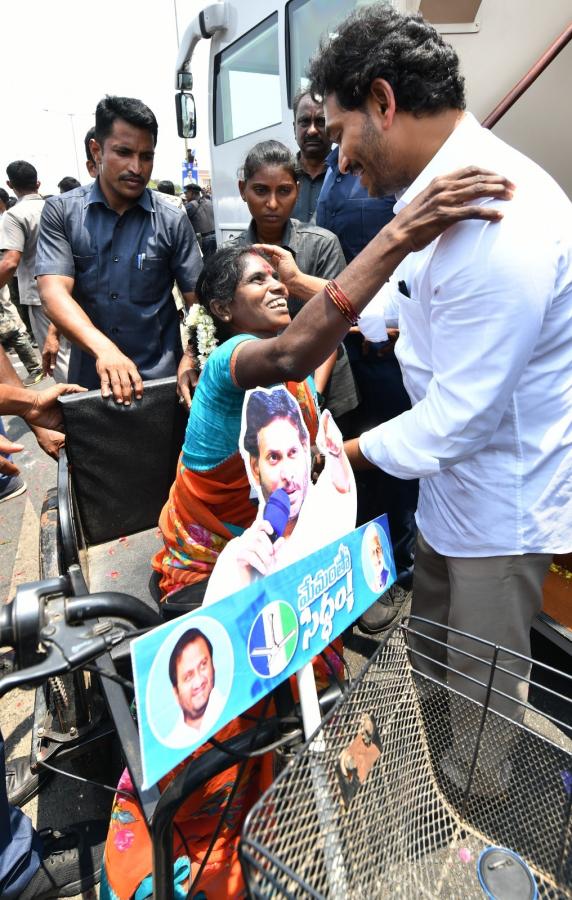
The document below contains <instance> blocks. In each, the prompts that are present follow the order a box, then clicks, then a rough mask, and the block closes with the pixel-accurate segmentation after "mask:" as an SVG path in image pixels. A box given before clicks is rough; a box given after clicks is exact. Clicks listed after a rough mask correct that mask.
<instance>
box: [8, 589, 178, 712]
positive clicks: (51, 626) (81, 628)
mask: <svg viewBox="0 0 572 900" xmlns="http://www.w3.org/2000/svg"><path fill="white" fill-rule="evenodd" d="M69 593H70V586H69V582H68V579H67V578H66V577H65V576H62V577H60V578H52V579H48V580H46V581H40V582H31V583H29V584H23V585H20V587H19V588H17V590H16V596H15V597H14V599H13V601H12V602H11V603H8V604H6V605H4V606H3V607H2V608H0V646H10V647H13V648H14V650H15V651H16V670H15V671H14V672H11V673H9V674H8V675H6V676H5V677H4V678H2V679H1V680H0V697H1V696H3V695H4V694H5V693H6V692H7V691H9V690H11V689H12V688H14V687H18V686H19V685H21V684H22V683H25V684H26V685H34V684H40V683H42V682H43V681H45V680H46V678H50V677H52V676H53V675H59V674H62V673H63V672H70V671H72V670H73V669H76V668H79V667H80V666H81V665H84V664H85V663H87V662H89V661H91V660H93V659H96V658H97V657H98V656H101V654H102V653H105V652H106V651H108V650H110V649H111V648H112V647H114V646H115V645H116V644H119V643H120V642H121V641H123V640H124V639H125V638H126V637H128V636H129V631H130V627H129V625H124V624H122V623H118V622H114V621H110V618H119V619H125V620H127V621H128V622H129V623H131V624H132V625H134V626H135V628H137V627H143V628H152V627H153V626H155V625H160V624H161V622H162V619H161V617H160V615H159V613H157V612H154V611H153V610H152V609H149V607H147V606H145V604H144V603H143V602H142V601H141V600H139V599H137V597H131V596H129V595H128V594H120V593H117V592H109V593H107V592H105V593H98V594H89V595H86V596H82V597H70V596H69ZM102 617H105V618H102Z"/></svg>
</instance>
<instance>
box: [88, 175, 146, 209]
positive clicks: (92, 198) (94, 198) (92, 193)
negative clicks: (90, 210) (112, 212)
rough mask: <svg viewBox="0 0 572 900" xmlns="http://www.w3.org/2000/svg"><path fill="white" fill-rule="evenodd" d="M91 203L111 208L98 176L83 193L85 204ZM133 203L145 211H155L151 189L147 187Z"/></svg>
mask: <svg viewBox="0 0 572 900" xmlns="http://www.w3.org/2000/svg"><path fill="white" fill-rule="evenodd" d="M92 203H103V205H104V206H106V207H107V208H108V209H111V207H110V205H109V203H108V202H107V200H106V199H105V194H104V193H103V191H102V190H101V188H100V186H99V178H96V179H95V181H94V182H93V184H92V185H91V190H89V191H88V193H87V194H86V195H85V205H86V206H90V205H91V204H92ZM135 205H136V206H141V207H142V209H144V210H145V212H149V213H152V212H155V204H154V202H153V198H152V196H151V191H150V190H149V189H148V188H145V190H144V191H143V193H142V194H141V196H140V197H139V199H138V200H137V203H136V204H135Z"/></svg>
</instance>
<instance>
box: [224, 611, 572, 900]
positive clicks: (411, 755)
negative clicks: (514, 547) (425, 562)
mask: <svg viewBox="0 0 572 900" xmlns="http://www.w3.org/2000/svg"><path fill="white" fill-rule="evenodd" d="M422 621H423V620H419V622H422ZM416 625H417V628H418V627H420V626H419V625H418V623H417V622H414V620H412V621H411V623H410V624H409V625H405V626H401V627H400V628H399V629H397V630H396V631H394V632H393V634H392V635H391V636H390V638H389V640H388V641H387V642H386V643H385V644H384V645H381V646H380V648H379V649H378V650H377V652H376V653H375V655H374V656H373V657H372V659H371V660H370V661H369V663H368V664H367V666H366V667H365V669H364V670H363V671H362V673H361V674H360V676H359V677H358V678H357V680H356V681H355V682H354V683H353V685H352V686H351V688H350V689H349V691H348V692H347V693H346V695H345V696H344V697H343V698H342V700H341V701H340V702H339V703H338V704H337V705H336V707H335V708H334V710H333V711H332V713H331V714H330V715H329V716H328V718H327V719H326V721H325V723H324V724H323V725H322V727H321V728H320V730H319V731H318V732H317V734H316V736H315V737H314V739H313V740H312V741H310V742H309V743H308V744H306V745H305V746H304V748H303V749H302V751H301V752H300V753H299V754H298V755H297V756H296V757H295V758H294V760H293V761H292V762H291V764H290V765H288V767H287V768H286V769H285V770H284V771H283V772H282V773H281V774H280V776H279V777H278V778H277V780H276V781H275V782H274V784H273V785H272V787H271V788H270V789H269V790H268V791H267V792H266V793H265V794H264V796H263V797H262V798H261V800H260V801H259V802H258V803H257V805H256V806H255V807H254V808H253V809H252V810H251V813H250V815H249V817H248V819H247V822H246V824H245V828H244V831H243V836H242V842H241V860H242V864H243V869H244V873H245V878H246V881H247V884H248V887H249V891H250V893H251V896H253V897H256V898H258V897H264V898H282V897H285V898H294V897H295V898H299V897H316V898H321V897H323V898H332V900H333V898H336V900H338V898H364V900H365V898H368V900H369V898H376V897H379V898H388V897H391V898H394V897H399V898H401V897H409V898H412V900H418V898H425V897H427V898H429V897H435V898H451V900H453V898H454V900H459V898H463V900H471V898H479V900H482V897H483V891H482V888H481V887H480V885H479V880H478V876H477V858H478V856H479V854H480V852H481V851H482V850H483V849H484V848H486V847H488V846H491V845H497V846H503V847H508V848H510V849H512V850H513V851H515V852H516V853H518V854H519V855H520V856H522V858H523V859H524V860H525V861H526V863H527V864H528V866H529V867H530V869H531V870H532V873H533V875H534V878H535V880H536V882H537V887H538V892H539V896H540V897H541V898H551V900H552V898H553V900H561V898H571V897H572V825H571V809H572V740H571V738H572V732H571V731H570V729H567V728H566V726H563V725H562V723H561V722H556V721H555V720H554V719H550V717H546V716H541V715H539V714H538V713H537V712H535V711H534V710H533V709H532V707H531V706H529V704H528V702H527V701H526V695H527V687H528V683H530V682H529V678H528V673H529V672H530V665H529V664H530V661H529V660H526V659H524V658H523V657H516V656H514V659H513V658H512V655H511V654H508V653H507V652H506V651H503V652H502V653H501V654H499V652H498V649H499V648H494V647H492V646H491V645H488V644H484V642H481V641H476V640H474V641H473V639H470V638H469V637H468V636H466V635H462V637H463V649H462V650H458V651H455V653H454V654H453V656H454V660H452V655H451V652H450V650H449V656H448V657H445V662H444V664H443V666H442V670H441V673H440V677H437V678H435V677H432V676H430V675H428V674H421V673H420V670H422V669H424V668H425V666H424V658H423V653H422V652H421V650H420V651H419V654H420V655H419V656H417V654H415V655H412V652H411V647H415V646H421V645H419V644H417V645H415V640H416V637H415V636H416V635H417V634H418V633H419V632H418V631H417V628H416ZM457 634H460V633H457ZM431 640H433V639H431ZM439 643H440V642H439V641H437V640H435V645H437V644H439ZM473 643H474V646H473ZM441 646H442V647H443V648H445V650H446V647H447V641H446V640H445V642H443V643H442V644H441ZM449 646H450V642H449ZM425 649H426V648H425ZM429 656H431V653H429ZM464 658H467V659H468V660H469V663H471V662H473V663H474V661H475V660H479V663H480V661H481V660H485V662H483V663H482V664H480V671H481V674H482V675H483V677H482V678H478V679H473V678H471V677H467V678H466V682H467V684H466V690H460V691H459V690H456V689H455V690H453V689H452V687H451V684H453V683H454V684H455V685H456V686H458V684H462V679H463V677H464V676H463V675H462V672H463V671H464V670H465V669H466V668H467V667H466V666H465V665H464ZM452 661H453V662H455V665H454V666H453V665H451V662H452ZM412 662H413V665H414V666H415V669H413V668H412ZM513 663H514V665H513ZM469 668H470V666H469ZM473 668H474V666H473ZM513 670H515V671H517V672H518V675H515V674H514V671H513ZM523 672H524V675H523ZM511 679H512V682H513V686H511ZM499 685H500V687H499ZM523 685H524V688H523ZM571 688H572V683H571V684H569V685H568V690H567V691H565V692H564V696H558V697H557V696H556V695H554V697H555V698H556V699H558V702H559V703H561V704H564V706H565V707H566V705H567V704H570V706H571V709H570V712H571V713H572V701H570V699H569V698H570V697H571V696H572V689H571ZM534 689H535V691H537V690H538V688H537V687H536V686H535V687H534ZM516 697H519V698H520V701H521V702H517V701H516V700H515V698H516ZM569 721H572V718H570V719H569Z"/></svg>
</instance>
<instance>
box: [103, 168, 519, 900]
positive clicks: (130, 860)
mask: <svg viewBox="0 0 572 900" xmlns="http://www.w3.org/2000/svg"><path fill="white" fill-rule="evenodd" d="M485 195H487V196H488V195H492V196H496V197H500V198H502V199H504V198H507V197H509V196H510V186H509V185H508V184H507V181H506V179H503V178H502V177H499V176H493V175H490V173H483V172H480V171H479V170H475V169H470V170H463V172H461V173H457V174H456V175H455V176H452V177H449V178H443V179H439V180H438V183H435V182H432V183H431V184H430V185H429V187H428V188H426V189H425V190H424V191H423V192H422V193H420V194H419V195H418V196H417V197H416V198H415V199H414V200H412V201H411V202H410V203H409V205H408V206H407V207H405V209H403V210H402V211H401V212H400V213H399V214H398V215H397V216H396V217H395V219H394V220H393V221H392V222H391V223H390V224H389V225H387V226H386V227H385V228H384V229H383V231H382V232H380V234H379V235H378V236H377V237H375V238H374V239H373V240H372V241H371V242H370V244H369V245H368V246H367V248H365V250H364V251H363V252H362V253H361V254H360V256H359V257H357V258H356V259H355V260H354V261H353V262H352V263H351V265H350V266H349V267H348V268H347V269H346V270H345V271H344V272H342V273H341V275H340V276H339V277H338V279H337V281H336V282H330V283H328V284H327V285H326V287H325V288H324V287H323V281H321V280H320V279H316V278H313V277H311V276H302V274H301V273H300V272H299V271H298V270H297V268H296V266H295V265H292V264H291V259H290V258H283V257H281V256H280V254H282V253H284V251H279V252H278V254H277V255H276V258H277V262H278V263H279V264H280V268H281V270H283V271H284V274H285V276H286V277H287V278H288V280H289V282H290V283H291V284H292V285H294V287H295V288H296V290H298V289H299V290H300V291H303V292H306V293H305V295H304V296H306V297H307V298H309V297H310V296H311V292H312V291H314V292H317V293H316V296H315V297H314V299H313V300H311V301H310V302H309V303H307V304H306V305H305V306H304V307H303V308H302V310H301V311H300V313H299V314H298V315H297V317H296V320H295V321H294V322H293V323H292V324H290V325H288V323H289V321H290V319H289V314H288V309H287V303H286V299H287V296H288V294H287V290H286V287H285V286H284V284H283V283H281V282H280V281H279V280H277V278H276V277H275V274H274V272H273V270H272V268H271V267H270V265H269V264H268V263H267V262H266V261H265V260H264V259H263V258H262V257H260V256H258V255H256V254H253V253H252V249H251V248H241V247H230V248H225V249H223V250H221V251H219V252H218V253H217V254H215V255H214V256H213V257H211V258H210V259H209V260H208V262H207V263H206V265H205V270H204V273H203V275H202V276H201V279H200V281H199V284H198V286H197V293H198V296H199V299H200V301H201V303H202V304H204V305H205V306H207V307H208V308H209V309H210V312H211V313H213V315H214V316H215V317H216V320H217V328H219V329H220V328H221V327H222V328H223V329H225V335H226V340H225V341H224V343H222V344H221V345H220V346H219V347H217V348H216V349H215V350H214V352H212V353H211V352H210V351H212V349H213V343H214V342H213V338H214V334H213V332H214V328H213V326H212V323H211V324H210V325H209V323H208V321H205V320H203V324H202V326H201V324H200V322H201V318H202V317H201V316H200V315H199V325H198V328H197V331H198V343H199V352H200V354H201V355H202V356H203V360H204V357H208V360H206V364H205V365H204V369H203V372H202V376H201V379H200V381H199V385H198V387H197V390H196V392H195V397H194V400H193V405H192V411H191V416H190V420H189V426H188V429H187V435H186V438H185V444H184V447H183V453H182V455H181V461H180V463H179V468H178V472H177V478H176V481H175V484H174V486H173V488H172V490H171V494H170V497H169V501H168V503H167V505H166V506H165V508H164V510H163V513H162V516H161V528H162V530H163V535H164V539H165V548H164V550H162V551H161V552H160V553H159V554H157V556H156V557H155V559H154V560H153V566H154V569H155V570H156V572H157V573H158V574H159V576H160V581H161V589H162V592H163V594H168V593H169V592H172V591H173V590H176V589H177V588H181V587H184V586H186V585H197V584H199V583H200V582H203V585H204V584H206V580H207V578H208V575H209V573H210V572H211V571H212V568H213V565H214V562H215V561H216V559H217V557H218V555H219V553H220V551H221V549H222V548H223V547H224V546H225V545H226V544H227V542H228V541H229V540H230V539H231V538H232V537H233V536H234V535H236V534H238V533H240V532H241V531H242V530H244V529H245V528H246V527H248V526H249V525H250V524H251V523H252V522H253V520H254V518H255V512H256V510H255V508H254V506H253V505H251V504H250V500H249V496H250V491H249V486H248V479H247V476H246V471H245V468H244V465H243V463H242V459H241V458H240V454H239V453H238V437H239V432H240V419H241V408H242V402H243V398H244V393H245V391H246V390H248V389H251V388H256V387H258V386H262V387H265V386H270V385H273V384H276V383H277V382H282V383H283V384H286V385H287V387H288V389H289V390H290V392H291V393H293V394H294V395H295V396H296V398H297V399H298V401H299V403H300V406H301V408H302V410H303V415H304V419H305V421H306V425H307V428H308V431H309V434H310V440H311V441H314V439H315V436H316V425H317V417H316V403H315V398H314V395H313V391H312V385H311V382H310V381H309V380H304V379H305V376H307V374H308V373H309V372H312V371H314V370H315V369H316V367H317V366H318V365H320V363H322V362H323V361H324V359H325V358H326V357H327V356H328V355H330V354H331V353H332V352H333V351H334V350H335V349H336V347H337V346H338V345H339V343H340V341H341V340H342V338H343V337H344V335H345V334H346V333H347V330H348V328H349V326H350V325H353V324H354V323H355V321H356V319H357V316H358V315H359V313H360V312H361V311H362V310H363V309H364V308H365V306H366V305H367V304H368V303H369V301H370V300H371V298H372V297H373V296H374V295H375V293H376V292H377V291H378V290H379V288H380V287H381V285H382V284H383V283H384V282H385V281H386V280H387V279H388V278H389V276H390V275H391V274H392V272H393V271H394V269H395V268H396V266H397V265H398V264H399V263H400V262H401V261H402V260H403V259H404V258H405V256H406V255H407V253H408V252H409V251H410V250H412V249H414V250H419V249H421V248H422V247H424V246H426V245H427V244H428V243H430V242H431V241H432V240H433V239H434V238H435V237H437V236H438V235H439V234H441V232H442V231H444V230H445V229H446V228H447V227H449V226H450V225H452V224H454V223H457V222H459V221H461V220H463V219H469V218H479V219H488V220H495V219H498V218H499V217H500V215H499V213H498V212H497V211H496V210H494V209H492V208H491V207H490V206H488V205H486V206H480V205H478V206H470V205H465V204H466V203H467V202H468V201H471V200H474V199H475V198H480V197H482V196H485ZM286 257H287V254H286ZM350 297H351V299H350ZM203 308H204V307H203ZM316 336H319V339H318V340H316ZM193 364H194V363H193V358H192V357H187V371H190V370H191V368H192V367H193ZM199 447H200V452H199V451H198V448H199ZM350 453H351V454H352V456H354V457H355V458H356V459H357V460H359V448H358V447H357V442H355V445H354V443H353V442H352V446H351V448H350ZM201 590H202V585H201ZM265 704H266V701H262V703H261V704H259V705H258V706H257V707H255V708H253V709H251V710H250V711H249V716H248V718H247V716H246V715H245V716H241V717H239V718H238V719H236V720H234V721H233V722H231V723H229V724H228V725H226V726H225V727H224V728H222V729H221V730H220V731H219V732H218V733H217V738H218V739H219V740H225V739H226V738H228V737H230V736H231V735H235V734H237V733H239V732H241V731H244V730H246V729H247V728H250V727H252V718H253V716H259V717H260V716H262V715H265V711H266V708H267V706H266V705H265ZM206 746H208V745H206ZM205 749H206V747H201V748H199V750H197V751H195V753H194V754H193V755H192V756H191V757H190V758H189V759H190V760H193V759H195V758H196V757H197V756H199V755H201V754H202V753H203V752H204V750H205ZM188 761H189V760H187V761H186V762H185V763H182V764H181V766H183V765H186V763H187V762H188ZM271 763H272V760H271V759H270V758H269V755H268V754H267V755H266V756H265V757H263V758H257V759H254V760H253V759H250V760H248V762H247V763H245V764H242V763H241V764H237V765H234V766H232V767H230V768H229V769H227V770H226V772H224V773H223V774H222V775H221V776H218V777H216V778H213V779H211V780H210V781H209V782H208V783H207V784H205V785H203V787H202V788H201V790H199V791H196V792H194V793H193V794H192V795H191V796H189V797H188V799H187V800H186V802H185V804H184V806H183V807H182V808H181V809H180V810H179V813H178V814H177V816H176V818H175V835H176V836H175V848H174V855H175V859H176V862H175V873H174V877H175V881H176V883H177V894H176V896H177V897H181V898H182V897H185V896H186V892H187V890H188V888H189V885H190V882H191V881H192V880H193V879H194V878H195V877H196V875H197V872H198V869H199V867H200V866H201V862H202V861H203V860H205V858H206V857H208V862H207V863H206V864H205V866H204V869H201V876H200V879H199V881H198V884H197V885H196V886H194V888H193V890H195V888H196V890H201V891H204V893H205V894H206V896H207V897H217V898H218V897H221V898H224V897H237V896H239V895H241V894H242V892H243V890H244V888H243V884H242V879H241V875H240V867H239V863H238V858H237V847H238V840H239V835H240V831H241V828H242V824H243V821H244V818H245V816H246V813H247V811H248V810H249V808H250V807H251V805H252V804H253V802H254V801H255V799H257V798H258V797H259V796H260V793H261V791H263V790H264V788H265V787H266V786H267V785H268V784H269V781H270V779H271V775H272V773H271ZM179 768H180V767H179ZM239 769H240V776H241V777H240V779H239V778H238V775H239ZM177 771H178V769H175V770H173V771H172V772H170V773H169V775H168V776H166V778H165V779H163V780H162V782H161V783H160V788H161V789H164V787H165V786H166V785H167V784H168V783H169V782H170V781H171V780H172V779H173V778H174V776H175V775H176V773H177ZM119 790H120V791H121V792H122V793H118V795H117V797H116V800H115V805H114V809H113V812H112V817H111V825H110V831H109V835H108V839H107V844H106V850H105V857H104V871H103V873H102V882H101V891H100V897H101V900H130V898H132V897H135V898H136V900H143V898H146V897H150V896H151V892H152V886H151V874H150V873H151V870H152V848H151V843H150V839H149V834H148V831H147V828H146V825H145V821H144V816H143V813H142V811H141V810H140V808H139V806H138V804H137V802H136V801H135V799H134V798H133V795H132V793H131V792H132V785H131V782H130V779H129V776H128V774H127V773H125V774H124V776H123V777H122V779H121V782H120V785H119ZM125 792H128V793H125ZM223 811H224V812H225V816H224V821H223V823H222V825H221V827H220V829H219V830H217V829H218V826H219V824H220V820H221V814H222V812H223ZM211 844H212V847H211V846H210V845H211Z"/></svg>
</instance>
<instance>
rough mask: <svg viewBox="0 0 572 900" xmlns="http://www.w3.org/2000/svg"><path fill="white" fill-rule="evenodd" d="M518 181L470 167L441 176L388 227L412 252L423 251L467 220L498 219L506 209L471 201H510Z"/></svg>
mask: <svg viewBox="0 0 572 900" xmlns="http://www.w3.org/2000/svg"><path fill="white" fill-rule="evenodd" d="M514 188H515V186H514V184H513V183H512V181H510V180H509V179H508V178H505V177H504V176H503V175H495V173H494V172H490V171H489V170H488V169H480V168H479V167H478V166H468V167H467V168H466V169H459V170H458V171H456V172H452V173H451V174H450V175H441V176H439V177H438V178H434V179H433V181H431V182H430V184H429V185H428V186H427V187H426V188H425V190H423V191H421V193H420V194H418V195H417V197H415V198H414V199H413V200H412V201H411V203H408V204H407V206H406V207H405V209H402V210H401V211H400V212H398V214H397V215H396V216H395V218H394V219H393V220H392V221H391V222H390V223H389V225H387V226H386V229H390V230H391V231H392V232H395V233H396V235H397V240H398V243H399V244H400V245H401V246H402V247H405V248H407V250H408V252H411V251H413V252H415V251H417V250H422V249H423V248H424V247H426V246H427V245H428V244H430V243H431V241H434V240H435V238H437V237H438V236H439V235H440V234H442V233H443V232H444V231H445V230H446V229H447V228H450V226H451V225H456V224H457V222H462V221H463V220H464V219H485V220H488V221H491V222H496V221H498V220H499V219H502V216H503V214H502V212H501V211H500V210H498V209H494V208H493V207H491V206H470V205H466V204H470V202H471V201H475V200H480V199H483V198H487V197H492V198H493V199H496V200H510V199H511V198H512V196H513V193H514Z"/></svg>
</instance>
